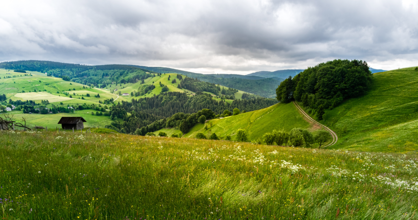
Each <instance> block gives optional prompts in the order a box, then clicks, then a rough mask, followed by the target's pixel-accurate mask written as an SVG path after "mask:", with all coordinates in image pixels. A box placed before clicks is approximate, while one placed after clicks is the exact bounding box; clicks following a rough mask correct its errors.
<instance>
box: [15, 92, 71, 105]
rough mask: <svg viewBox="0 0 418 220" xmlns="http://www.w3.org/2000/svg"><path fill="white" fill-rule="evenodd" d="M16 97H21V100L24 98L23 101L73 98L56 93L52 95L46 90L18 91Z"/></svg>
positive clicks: (58, 100) (57, 100) (59, 100)
mask: <svg viewBox="0 0 418 220" xmlns="http://www.w3.org/2000/svg"><path fill="white" fill-rule="evenodd" d="M14 97H16V98H19V99H20V100H23V101H26V100H32V101H36V100H48V101H49V102H51V103H52V102H62V101H68V100H71V98H67V97H61V96H56V95H52V94H50V93H46V92H28V93H17V94H16V95H15V96H14Z"/></svg>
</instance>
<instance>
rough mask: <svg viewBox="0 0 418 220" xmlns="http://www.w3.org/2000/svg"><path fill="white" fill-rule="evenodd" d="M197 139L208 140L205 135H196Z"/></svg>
mask: <svg viewBox="0 0 418 220" xmlns="http://www.w3.org/2000/svg"><path fill="white" fill-rule="evenodd" d="M196 138H197V139H206V136H205V135H204V134H202V133H197V134H196Z"/></svg>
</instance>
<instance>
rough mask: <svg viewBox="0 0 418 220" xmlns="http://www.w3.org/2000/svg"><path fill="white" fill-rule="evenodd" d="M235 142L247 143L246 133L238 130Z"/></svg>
mask: <svg viewBox="0 0 418 220" xmlns="http://www.w3.org/2000/svg"><path fill="white" fill-rule="evenodd" d="M237 141H240V142H248V138H247V133H246V132H245V130H244V129H238V131H237Z"/></svg>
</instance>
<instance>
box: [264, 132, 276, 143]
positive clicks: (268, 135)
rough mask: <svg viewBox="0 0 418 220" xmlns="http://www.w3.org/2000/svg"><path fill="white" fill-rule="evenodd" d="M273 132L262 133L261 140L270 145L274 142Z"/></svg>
mask: <svg viewBox="0 0 418 220" xmlns="http://www.w3.org/2000/svg"><path fill="white" fill-rule="evenodd" d="M274 139H275V137H274V134H272V133H265V134H264V135H263V142H264V143H266V144H267V145H272V144H273V143H274Z"/></svg>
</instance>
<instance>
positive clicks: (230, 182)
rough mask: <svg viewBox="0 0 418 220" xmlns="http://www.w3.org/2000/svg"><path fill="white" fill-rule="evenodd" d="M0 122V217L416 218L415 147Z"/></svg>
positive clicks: (417, 174)
mask: <svg viewBox="0 0 418 220" xmlns="http://www.w3.org/2000/svg"><path fill="white" fill-rule="evenodd" d="M103 133H109V131H104V132H102V134H97V133H94V132H93V133H89V132H86V131H83V132H80V131H77V132H74V133H73V132H56V131H48V132H10V131H7V132H6V131H2V132H0V143H1V145H0V155H1V158H2V159H1V160H0V167H1V172H0V184H1V188H0V201H1V209H0V216H2V218H3V219H42V220H49V219H100V220H101V219H103V220H105V219H138V220H139V219H255V220H258V219H283V220H284V219H315V220H316V219H418V215H417V204H418V165H417V164H418V161H417V155H416V154H389V153H359V152H350V151H336V150H318V149H305V148H292V147H277V146H264V145H256V144H251V143H238V142H232V141H210V140H196V139H187V138H186V139H185V138H160V137H142V136H133V135H124V134H103Z"/></svg>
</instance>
